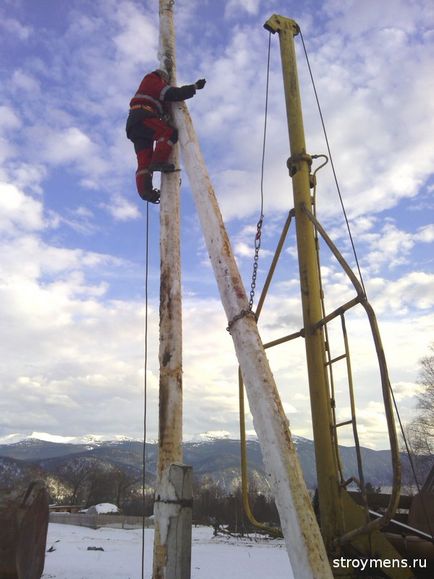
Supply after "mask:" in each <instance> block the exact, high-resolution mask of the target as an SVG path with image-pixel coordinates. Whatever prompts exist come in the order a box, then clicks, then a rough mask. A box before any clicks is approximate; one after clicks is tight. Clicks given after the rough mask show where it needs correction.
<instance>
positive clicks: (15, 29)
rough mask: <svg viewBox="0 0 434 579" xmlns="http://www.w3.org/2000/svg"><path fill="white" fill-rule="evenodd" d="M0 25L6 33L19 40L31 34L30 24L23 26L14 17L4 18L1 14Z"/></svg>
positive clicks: (25, 38)
mask: <svg viewBox="0 0 434 579" xmlns="http://www.w3.org/2000/svg"><path fill="white" fill-rule="evenodd" d="M0 27H1V28H2V29H3V30H4V31H5V32H6V33H8V34H10V35H11V36H13V37H15V38H18V39H19V40H27V39H28V38H29V36H30V35H31V34H32V28H31V27H30V26H25V25H24V24H22V23H21V22H20V21H19V20H17V19H16V18H4V17H3V15H1V17H0Z"/></svg>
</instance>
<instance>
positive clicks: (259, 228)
mask: <svg viewBox="0 0 434 579" xmlns="http://www.w3.org/2000/svg"><path fill="white" fill-rule="evenodd" d="M270 54H271V32H270V33H269V35H268V56H267V80H266V83H265V106H264V133H263V138H262V160H261V212H260V216H259V221H258V223H257V224H256V235H255V256H254V258H253V271H252V283H251V286H250V300H249V310H252V308H253V301H254V299H255V290H256V278H257V275H258V262H259V249H260V248H261V235H262V224H263V221H264V168H265V144H266V141H267V118H268V92H269V90H268V89H269V84H270Z"/></svg>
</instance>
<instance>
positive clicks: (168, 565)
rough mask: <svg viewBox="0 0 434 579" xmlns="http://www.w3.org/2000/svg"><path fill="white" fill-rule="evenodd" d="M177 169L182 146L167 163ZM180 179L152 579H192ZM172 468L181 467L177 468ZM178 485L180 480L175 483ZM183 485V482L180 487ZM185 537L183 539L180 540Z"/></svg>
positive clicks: (171, 241) (165, 273) (168, 280)
mask: <svg viewBox="0 0 434 579" xmlns="http://www.w3.org/2000/svg"><path fill="white" fill-rule="evenodd" d="M173 4H174V2H173V1H172V0H160V5H159V14H160V49H159V59H160V68H162V69H164V70H166V71H167V72H168V74H169V78H170V83H171V84H173V85H176V60H175V31H174V24H173V15H172V14H173ZM169 160H170V162H172V163H173V164H174V165H175V167H179V146H178V145H175V146H174V148H173V153H172V155H171V158H170V159H169ZM179 193H180V173H179V172H174V173H168V174H163V175H162V179H161V203H160V258H161V269H160V415H159V445H158V464H157V483H156V502H155V509H154V514H155V534H154V561H153V578H154V579H188V578H189V577H190V561H191V507H189V508H190V515H189V516H188V514H187V511H188V508H187V507H186V506H185V505H184V503H182V502H177V501H183V500H184V497H183V494H182V493H183V490H182V488H183V487H182V485H181V489H179V488H178V487H179V485H178V483H177V484H175V482H176V481H178V478H179V476H180V475H178V474H176V473H178V472H179V469H181V470H182V472H183V473H184V470H185V471H186V472H189V473H190V474H188V475H187V474H185V473H184V474H183V476H182V477H181V478H182V480H185V481H186V480H188V479H189V480H190V496H189V499H188V500H190V501H191V469H189V467H185V466H184V467H183V466H181V465H180V464H179V463H181V462H182V297H181V265H180V262H181V257H180V253H181V252H180V200H179ZM174 463H177V466H176V468H175V467H174ZM175 479H176V480H175ZM178 482H179V481H178ZM180 533H181V535H182V538H181V536H180Z"/></svg>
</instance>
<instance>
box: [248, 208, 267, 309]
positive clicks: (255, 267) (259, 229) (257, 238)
mask: <svg viewBox="0 0 434 579" xmlns="http://www.w3.org/2000/svg"><path fill="white" fill-rule="evenodd" d="M263 221H264V215H263V214H261V217H260V219H259V221H258V223H257V225H256V236H255V256H254V258H253V271H252V283H251V285H250V300H249V310H250V311H251V310H252V308H253V302H254V299H255V290H256V278H257V276H258V265H259V250H260V248H261V234H262V223H263Z"/></svg>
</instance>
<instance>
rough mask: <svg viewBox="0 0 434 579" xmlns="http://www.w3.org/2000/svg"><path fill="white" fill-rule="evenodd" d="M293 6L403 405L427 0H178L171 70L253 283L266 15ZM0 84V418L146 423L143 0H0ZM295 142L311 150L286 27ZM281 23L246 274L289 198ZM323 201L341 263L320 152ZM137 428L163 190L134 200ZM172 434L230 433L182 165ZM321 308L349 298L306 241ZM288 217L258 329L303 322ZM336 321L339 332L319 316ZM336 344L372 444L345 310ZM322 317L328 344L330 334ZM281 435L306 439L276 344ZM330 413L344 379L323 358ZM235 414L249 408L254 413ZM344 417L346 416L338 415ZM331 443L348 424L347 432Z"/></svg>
mask: <svg viewBox="0 0 434 579" xmlns="http://www.w3.org/2000/svg"><path fill="white" fill-rule="evenodd" d="M273 13H279V14H282V15H285V16H288V17H291V18H294V19H295V20H297V22H298V23H299V24H300V26H301V28H302V30H303V35H304V39H305V43H306V46H307V50H308V53H309V57H310V62H311V66H312V69H313V74H314V77H315V82H316V86H317V90H318V94H319V98H320V101H321V106H322V110H323V114H324V118H325V122H326V126H327V131H328V137H329V140H330V143H331V147H332V152H333V157H334V162H335V166H336V170H337V174H338V178H339V182H340V186H341V190H342V194H343V198H344V202H345V206H346V209H347V212H348V216H349V218H350V223H351V229H352V233H353V235H354V238H355V243H356V248H357V252H358V256H359V260H360V263H361V267H362V272H363V277H364V282H365V285H366V289H367V292H368V296H369V298H370V300H371V302H372V305H373V306H374V308H375V310H376V312H377V315H378V319H379V323H380V330H381V333H382V337H383V342H384V347H385V351H386V355H387V357H388V362H389V370H390V375H391V380H392V383H393V386H394V389H395V392H396V396H397V400H398V403H399V406H400V409H401V411H402V417H403V419H404V420H407V419H410V418H411V417H412V416H413V409H414V406H415V394H416V393H417V392H418V388H419V386H418V385H417V383H416V381H417V373H418V360H419V359H420V358H421V357H422V356H424V355H426V354H427V352H428V345H429V344H430V343H431V342H432V341H433V339H434V331H433V330H434V291H433V290H434V268H433V241H434V220H433V207H434V199H433V189H434V179H433V169H432V168H433V165H434V163H433V162H434V149H433V146H432V138H433V137H432V135H433V134H434V103H433V99H432V94H433V92H434V86H433V85H434V77H433V75H432V65H433V60H434V59H433V53H434V8H433V5H432V2H431V1H430V0H413V1H411V2H409V1H404V0H402V1H401V0H387V2H383V3H381V5H380V3H378V2H376V1H374V0H365V1H364V2H363V3H361V2H356V1H355V0H347V1H338V0H328V1H324V2H315V1H311V2H295V1H294V2H292V1H286V2H283V1H279V0H269V1H260V0H227V1H225V0H222V1H218V2H213V1H211V0H209V1H206V0H189V1H187V0H184V1H183V0H178V1H177V2H176V4H175V17H176V28H177V71H178V82H179V84H183V83H191V82H194V81H195V80H196V79H197V78H201V77H205V78H206V79H207V84H206V87H205V89H204V90H203V91H200V92H198V94H197V95H196V97H195V98H194V99H192V100H191V101H189V103H188V105H189V108H190V111H191V114H192V117H193V121H194V123H195V126H196V129H197V132H198V135H199V139H200V142H201V146H202V149H203V153H204V156H205V159H206V162H207V165H208V168H209V172H210V175H211V179H212V181H213V184H214V186H215V190H216V193H217V197H218V199H219V202H220V205H221V209H222V213H223V216H224V219H225V222H226V225H227V228H228V231H229V234H230V238H231V241H232V245H233V249H234V252H235V254H236V257H237V261H238V264H239V267H240V270H241V273H242V276H243V279H244V281H245V284H246V287H247V289H249V286H250V274H251V268H252V258H253V239H254V233H255V226H256V221H257V219H258V212H259V206H260V186H259V185H260V165H261V147H262V131H263V123H264V98H265V74H266V62H267V46H268V33H267V32H266V31H265V30H264V29H263V23H264V22H265V21H266V20H267V19H268V18H269V16H271V15H272V14H273ZM0 29H1V35H2V44H3V50H2V51H1V55H0V70H1V75H2V83H1V88H0V91H1V100H0V243H1V252H0V271H1V274H0V275H1V280H0V293H1V297H0V332H1V343H2V355H1V359H2V367H1V373H0V389H1V392H2V396H1V400H0V409H1V412H0V415H1V419H0V438H2V439H7V440H12V438H11V435H15V434H19V435H29V434H31V433H32V432H45V433H49V434H50V435H58V436H63V437H74V436H83V435H86V434H96V435H100V436H104V437H109V438H110V437H112V436H114V435H125V436H132V437H140V436H141V428H142V416H141V406H142V403H141V399H142V391H143V300H144V242H145V241H144V240H145V220H144V219H145V206H144V204H143V203H142V201H141V200H140V199H139V197H138V196H137V194H136V192H135V184H134V171H135V157H134V153H133V149H132V145H131V143H130V142H129V141H127V140H126V138H125V133H124V125H125V118H126V114H127V110H128V102H129V99H130V98H131V96H132V94H133V93H134V92H135V90H136V88H137V86H138V84H139V82H140V80H141V78H142V76H143V74H144V73H145V72H147V71H149V70H153V69H154V68H156V67H157V66H158V58H157V51H158V2H156V1H147V2H145V1H142V2H139V1H133V0H119V1H114V0H104V1H102V0H101V1H99V0H95V1H92V2H91V1H89V0H86V1H84V0H69V1H68V2H66V1H62V0H38V1H37V2H35V1H31V0H3V2H2V4H1V7H0ZM297 51H298V55H299V63H298V66H299V76H300V83H301V91H302V100H303V109H304V122H305V129H306V141H307V146H308V150H309V152H310V153H311V154H319V153H326V146H325V142H324V137H323V134H322V129H321V125H320V121H319V116H318V111H317V109H316V104H315V99H314V95H313V91H312V86H311V84H310V80H309V75H308V71H307V67H306V63H305V60H304V56H303V53H302V50H301V47H300V42H299V40H298V41H297ZM288 156H289V152H288V136H287V133H286V120H285V110H284V99H283V86H282V78H281V70H280V57H279V50H278V39H277V36H276V37H274V36H273V37H272V43H271V72H270V95H269V114H268V135H267V148H266V159H265V178H264V207H265V222H264V228H263V245H262V250H261V256H260V268H259V275H258V288H259V290H260V289H261V287H262V284H263V281H264V277H265V274H266V272H267V269H268V266H269V263H270V260H271V258H272V254H273V252H274V248H275V246H276V243H277V239H278V236H279V235H280V230H281V228H282V226H283V223H284V221H285V218H286V214H287V212H288V211H289V210H290V209H291V207H292V192H291V183H290V181H289V178H288V175H287V170H286V159H287V157H288ZM318 179H319V184H318V217H319V219H320V221H321V222H322V223H323V224H324V225H325V226H326V228H327V230H328V232H329V234H330V235H331V236H332V237H333V239H334V241H335V242H336V243H337V245H338V246H339V247H340V249H341V251H342V252H343V253H344V255H345V256H346V257H347V259H348V260H349V261H350V263H351V264H352V265H354V260H353V258H352V255H351V251H350V246H349V242H348V236H347V233H346V228H345V224H344V220H343V216H342V211H341V209H340V205H339V200H338V197H337V194H336V191H335V188H334V185H333V180H332V174H331V171H330V168H329V167H327V168H325V169H324V170H322V171H321V172H320V173H319V174H318ZM150 220H151V225H150V235H151V263H150V313H149V315H150V344H149V349H150V359H149V374H148V385H149V401H148V403H149V406H148V413H149V432H148V436H149V437H150V438H154V437H155V436H156V432H157V422H156V421H157V416H158V402H157V400H158V287H159V285H158V284H159V280H158V278H159V249H158V236H159V222H158V207H154V206H152V207H151V208H150ZM182 261H183V263H182V267H183V273H182V278H183V292H184V294H183V295H184V297H183V307H184V314H183V316H184V390H185V410H184V417H185V421H184V432H185V437H186V438H192V437H194V436H197V435H198V434H200V433H204V432H207V431H211V432H224V433H228V434H230V435H232V436H237V434H238V418H237V413H238V411H237V383H236V376H237V364H236V360H235V355H234V351H233V347H232V343H231V339H230V337H229V335H228V334H227V332H226V331H225V328H226V325H227V322H226V320H225V316H224V313H223V308H222V306H221V304H220V301H219V297H218V292H217V288H216V284H215V281H214V278H213V274H212V270H211V268H210V265H209V263H208V256H207V253H206V249H205V245H204V242H203V236H202V233H201V231H200V227H199V222H198V219H197V216H196V213H195V209H194V203H193V200H192V197H191V193H190V189H189V184H188V179H187V176H186V174H185V173H182ZM322 266H323V276H324V284H325V287H326V289H327V296H328V298H327V305H328V307H329V309H331V308H332V307H334V306H335V305H338V304H340V303H342V302H343V301H344V300H345V299H347V297H348V296H351V295H352V294H351V292H350V288H349V284H348V282H347V280H346V279H345V278H344V276H343V275H342V273H341V272H340V271H339V268H338V267H337V265H336V263H335V262H334V261H333V260H332V259H330V257H329V256H328V254H327V251H324V252H323V255H322ZM300 327H301V312H300V301H299V288H298V276H297V262H296V251H295V240H294V234H293V232H292V234H290V236H289V239H288V243H287V246H286V249H285V254H284V256H283V258H282V263H281V264H280V265H279V268H278V272H277V277H276V282H275V284H274V285H273V287H272V290H271V293H270V298H269V300H268V302H267V305H266V307H265V308H264V311H263V318H262V320H261V321H260V330H261V333H262V335H263V339H264V341H269V340H270V339H273V338H275V337H278V336H280V335H283V334H286V333H291V332H293V331H297V330H298V329H300ZM332 333H334V330H332ZM350 337H351V347H352V350H353V356H354V359H353V367H354V369H355V379H356V388H357V402H358V407H359V423H360V428H361V439H362V443H364V444H365V445H367V446H371V447H374V448H386V447H387V438H386V434H385V430H384V419H383V414H382V403H381V393H380V389H379V378H378V371H377V369H376V363H375V359H374V356H373V350H372V346H371V343H370V339H369V335H368V332H367V326H366V323H365V322H364V320H363V316H362V315H361V313H360V312H355V313H354V314H353V315H352V319H351V329H350ZM339 345H340V343H339V338H338V337H336V346H335V347H336V350H335V352H336V355H338V354H339V353H341V352H340V351H339ZM269 357H270V362H271V365H272V369H273V372H274V374H275V376H276V380H277V382H278V385H279V388H280V391H281V396H282V399H283V402H284V407H285V409H286V410H287V412H288V417H289V419H290V424H291V428H292V429H293V431H294V433H295V434H299V435H302V436H306V437H310V436H311V427H310V411H309V401H308V396H307V392H308V388H307V382H306V371H305V367H304V366H305V365H304V355H303V344H292V345H291V346H290V347H289V346H288V347H281V349H280V350H279V351H275V352H272V353H271V352H270V354H269ZM336 379H337V394H338V398H339V400H338V403H339V410H338V416H339V417H340V418H342V419H343V420H345V419H347V418H348V412H349V411H348V397H347V395H346V394H345V389H344V387H343V377H342V376H341V375H340V373H339V371H338V372H337V376H336ZM249 427H250V428H251V423H250V426H249ZM348 434H349V433H348ZM341 440H342V442H343V443H346V444H351V438H350V437H349V436H347V433H344V432H343V434H342V439H341Z"/></svg>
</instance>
